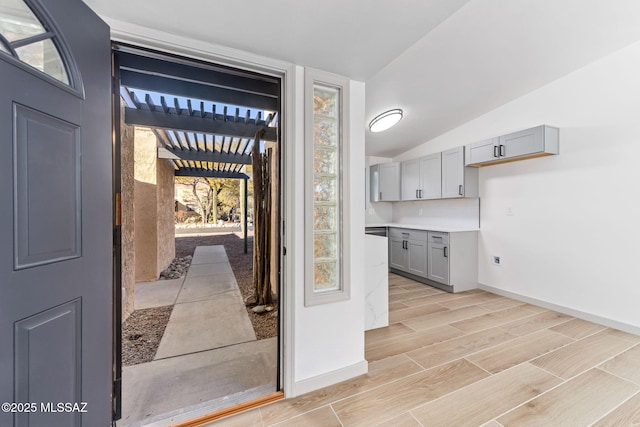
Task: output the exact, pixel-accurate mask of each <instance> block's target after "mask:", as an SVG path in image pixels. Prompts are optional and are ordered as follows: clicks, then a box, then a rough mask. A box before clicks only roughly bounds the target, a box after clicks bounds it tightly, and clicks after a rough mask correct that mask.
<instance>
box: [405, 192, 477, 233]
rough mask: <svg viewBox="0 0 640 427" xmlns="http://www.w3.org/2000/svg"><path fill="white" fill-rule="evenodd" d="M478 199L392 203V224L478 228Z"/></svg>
mask: <svg viewBox="0 0 640 427" xmlns="http://www.w3.org/2000/svg"><path fill="white" fill-rule="evenodd" d="M479 204H480V199H441V200H415V201H405V202H394V203H393V222H397V223H404V224H429V225H440V226H446V227H456V228H458V227H459V228H465V229H468V228H478V227H479V225H480V208H479Z"/></svg>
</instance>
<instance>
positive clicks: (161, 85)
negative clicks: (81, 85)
mask: <svg viewBox="0 0 640 427" xmlns="http://www.w3.org/2000/svg"><path fill="white" fill-rule="evenodd" d="M115 61H116V64H115V65H116V66H117V67H119V70H120V82H119V87H120V96H121V97H122V99H123V100H124V102H125V104H126V107H125V111H124V121H125V123H126V124H127V125H138V126H146V127H149V128H151V129H152V130H153V132H154V133H155V134H156V136H157V138H158V158H162V159H167V160H168V161H169V162H171V164H172V165H173V167H174V171H175V172H174V173H175V176H188V177H205V178H236V179H242V180H243V181H244V206H245V209H244V215H243V230H244V247H245V253H246V252H247V208H246V207H247V201H248V200H247V194H248V185H247V181H248V179H249V178H250V177H249V176H248V175H247V174H246V165H250V164H251V163H252V152H254V151H255V150H254V144H255V135H256V133H257V132H258V131H260V130H263V131H264V133H263V136H262V139H263V140H265V141H277V139H278V135H277V129H278V127H277V126H278V120H279V114H278V112H279V111H280V80H279V79H278V78H269V77H268V76H264V75H258V74H255V73H251V72H244V71H240V70H237V69H231V68H227V67H224V66H217V65H216V66H213V65H211V64H202V68H200V67H194V66H193V65H192V63H191V64H189V65H187V64H183V63H180V61H179V60H176V61H172V62H169V61H166V60H164V59H161V58H156V57H154V56H153V55H145V56H141V55H138V54H136V53H135V51H128V50H127V48H126V47H122V48H121V49H120V50H119V53H118V56H117V57H116V58H115ZM265 111H267V112H269V113H268V114H266V117H263V114H264V113H263V112H265ZM261 133H262V132H261Z"/></svg>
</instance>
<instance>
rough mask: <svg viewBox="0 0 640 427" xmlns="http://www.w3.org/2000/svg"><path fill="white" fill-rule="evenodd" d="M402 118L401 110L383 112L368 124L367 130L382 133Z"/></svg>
mask: <svg viewBox="0 0 640 427" xmlns="http://www.w3.org/2000/svg"><path fill="white" fill-rule="evenodd" d="M401 118H402V110H401V109H399V108H396V109H393V110H389V111H385V112H384V113H382V114H379V115H377V116H376V117H375V118H374V119H373V120H371V122H370V123H369V129H370V130H371V132H382V131H383V130H387V129H389V128H390V127H392V126H394V125H395V124H396V123H398V122H399V121H400V119H401Z"/></svg>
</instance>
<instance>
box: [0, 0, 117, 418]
mask: <svg viewBox="0 0 640 427" xmlns="http://www.w3.org/2000/svg"><path fill="white" fill-rule="evenodd" d="M0 35H1V37H0V403H3V402H5V403H6V404H4V405H3V406H2V411H1V412H0V426H11V425H13V426H31V427H36V426H46V427H55V426H64V427H70V426H86V427H93V426H107V425H109V423H110V421H111V339H112V337H111V316H112V315H111V310H112V296H111V294H112V247H113V245H112V194H111V189H112V172H111V169H112V163H111V150H112V144H111V97H110V93H111V91H110V87H111V84H110V75H111V73H110V41H109V28H108V26H107V25H106V24H105V23H104V22H102V21H101V20H100V19H99V18H98V17H97V16H96V15H95V14H94V13H93V12H92V11H91V10H90V9H89V8H88V7H87V6H86V5H85V4H84V3H82V2H81V1H80V0H46V1H45V0H40V1H39V0H2V1H0Z"/></svg>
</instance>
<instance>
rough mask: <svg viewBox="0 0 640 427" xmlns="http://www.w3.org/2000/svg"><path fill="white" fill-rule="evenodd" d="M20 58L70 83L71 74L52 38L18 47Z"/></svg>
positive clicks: (17, 51)
mask: <svg viewBox="0 0 640 427" xmlns="http://www.w3.org/2000/svg"><path fill="white" fill-rule="evenodd" d="M16 53H17V54H18V59H20V60H21V61H23V62H26V63H27V64H29V65H31V66H32V67H34V68H36V69H38V70H40V71H42V72H43V73H45V74H48V75H50V76H51V77H53V78H54V79H56V80H59V81H61V82H62V83H64V84H69V76H68V75H67V70H66V69H65V67H64V64H63V62H62V57H61V56H60V53H59V52H58V49H57V48H56V46H55V44H54V43H53V41H52V40H51V39H46V40H42V41H40V42H37V43H32V44H29V45H26V46H22V47H19V48H17V49H16Z"/></svg>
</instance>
